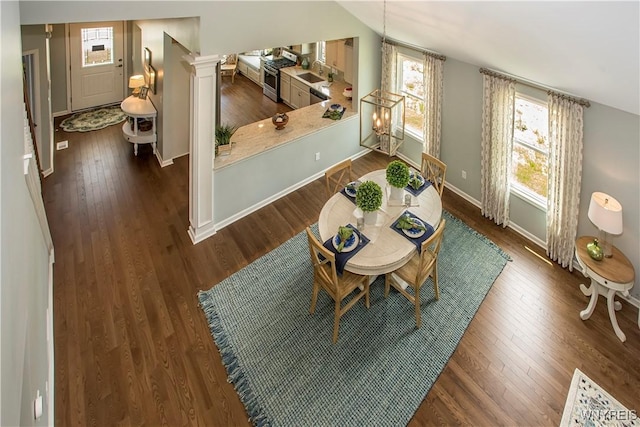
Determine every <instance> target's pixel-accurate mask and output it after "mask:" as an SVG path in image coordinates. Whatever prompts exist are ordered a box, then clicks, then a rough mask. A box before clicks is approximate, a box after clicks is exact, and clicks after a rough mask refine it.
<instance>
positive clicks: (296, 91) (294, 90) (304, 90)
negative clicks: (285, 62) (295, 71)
mask: <svg viewBox="0 0 640 427" xmlns="http://www.w3.org/2000/svg"><path fill="white" fill-rule="evenodd" d="M309 101H310V97H309V86H307V85H306V84H304V83H302V82H300V81H298V80H296V79H291V106H292V107H293V108H302V107H308V106H309V105H310V103H309Z"/></svg>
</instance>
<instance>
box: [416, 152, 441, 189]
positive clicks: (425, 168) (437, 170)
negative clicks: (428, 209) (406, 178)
mask: <svg viewBox="0 0 640 427" xmlns="http://www.w3.org/2000/svg"><path fill="white" fill-rule="evenodd" d="M420 172H422V176H424V177H425V178H426V179H427V180H428V181H431V183H432V184H433V186H434V187H435V188H436V191H437V192H438V194H440V197H442V191H443V190H444V178H445V175H446V174H447V165H446V163H444V162H443V161H442V160H440V159H438V158H435V157H433V156H432V155H430V154H427V153H422V167H421V168H420Z"/></svg>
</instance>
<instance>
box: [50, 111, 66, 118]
mask: <svg viewBox="0 0 640 427" xmlns="http://www.w3.org/2000/svg"><path fill="white" fill-rule="evenodd" d="M70 113H71V112H70V111H69V110H64V111H57V112H55V113H53V114H52V116H53V117H60V116H66V115H67V114H70Z"/></svg>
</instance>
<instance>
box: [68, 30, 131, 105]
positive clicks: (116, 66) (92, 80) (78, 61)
mask: <svg viewBox="0 0 640 427" xmlns="http://www.w3.org/2000/svg"><path fill="white" fill-rule="evenodd" d="M69 36H70V48H71V111H78V110H83V109H85V108H90V107H96V106H98V105H105V104H113V103H116V102H120V101H122V99H123V98H124V96H123V94H124V77H123V74H124V66H123V64H124V62H123V51H124V43H123V39H124V37H123V23H122V22H121V21H120V22H92V23H80V24H70V25H69Z"/></svg>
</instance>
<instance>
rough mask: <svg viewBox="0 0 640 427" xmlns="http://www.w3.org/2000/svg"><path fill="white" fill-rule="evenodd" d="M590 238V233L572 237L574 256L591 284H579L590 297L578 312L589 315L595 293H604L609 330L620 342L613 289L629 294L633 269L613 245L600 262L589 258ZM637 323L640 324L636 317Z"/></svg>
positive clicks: (593, 307)
mask: <svg viewBox="0 0 640 427" xmlns="http://www.w3.org/2000/svg"><path fill="white" fill-rule="evenodd" d="M593 239H594V237H592V236H583V237H580V238H578V240H576V257H577V258H578V262H579V263H580V266H581V267H582V269H583V271H584V273H583V274H584V275H585V277H588V278H590V279H591V285H590V286H589V287H588V288H587V287H586V286H585V285H583V284H581V285H580V290H581V291H582V293H583V294H585V295H587V296H591V300H590V301H589V305H588V306H587V308H586V309H585V310H582V311H581V312H580V318H581V319H582V320H587V319H588V318H589V317H591V315H592V314H593V310H594V309H595V308H596V303H597V302H598V296H599V295H603V296H605V297H606V298H607V307H608V309H609V319H611V325H612V326H613V330H614V331H615V333H616V335H617V336H618V338H620V341H622V342H624V341H625V340H626V339H627V337H626V336H625V334H624V332H622V330H621V329H620V326H618V320H617V319H616V310H620V309H621V308H622V305H621V304H620V302H619V301H615V295H616V292H620V294H622V295H623V296H629V290H630V289H631V288H632V287H633V282H634V280H635V271H634V269H633V265H632V264H631V262H630V261H629V259H628V258H627V257H626V256H625V255H624V254H623V253H622V252H620V250H619V249H618V248H616V247H615V246H613V247H612V250H613V256H612V257H611V258H603V259H602V261H596V260H594V259H593V258H591V257H590V256H589V254H588V253H587V243H589V242H592V241H593ZM638 323H639V326H640V319H639V320H638Z"/></svg>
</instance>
